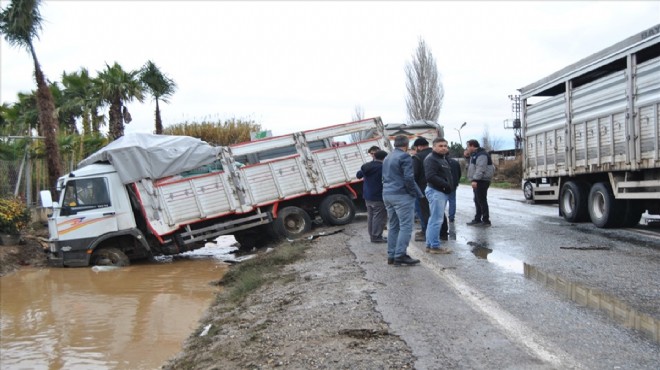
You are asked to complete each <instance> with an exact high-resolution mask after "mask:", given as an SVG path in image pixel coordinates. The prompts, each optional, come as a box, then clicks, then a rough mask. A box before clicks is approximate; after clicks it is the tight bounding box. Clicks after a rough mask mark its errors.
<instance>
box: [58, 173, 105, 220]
mask: <svg viewBox="0 0 660 370" xmlns="http://www.w3.org/2000/svg"><path fill="white" fill-rule="evenodd" d="M110 205H111V204H110V197H109V194H108V186H107V184H106V180H105V179H104V178H94V179H81V180H72V181H69V182H67V184H66V188H65V189H64V198H63V202H62V207H63V208H68V209H69V210H70V211H71V214H75V213H78V212H81V211H87V210H90V209H98V208H106V207H110Z"/></svg>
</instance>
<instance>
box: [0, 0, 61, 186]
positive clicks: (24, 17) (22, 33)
mask: <svg viewBox="0 0 660 370" xmlns="http://www.w3.org/2000/svg"><path fill="white" fill-rule="evenodd" d="M40 2H41V1H40V0H12V2H11V4H9V6H8V7H7V8H5V9H4V10H3V11H2V12H1V13H0V33H2V34H3V35H4V37H5V40H7V43H8V44H9V45H11V46H18V47H24V48H26V49H27V51H28V52H29V53H30V54H31V55H32V61H33V62H34V77H35V80H36V81H37V105H38V109H39V123H40V125H41V132H42V134H43V135H44V137H45V139H44V142H45V144H46V153H47V156H46V158H47V160H48V181H49V184H50V185H51V186H55V184H56V183H57V179H58V178H59V177H60V175H61V173H62V163H61V162H60V151H59V148H58V147H57V134H58V124H57V122H56V120H55V103H54V102H53V95H52V94H51V91H50V89H49V87H48V83H46V77H45V76H44V73H43V72H42V71H41V66H40V64H39V60H38V59H37V54H36V52H35V50H34V45H33V43H32V39H34V38H38V37H39V34H38V32H39V31H40V30H41V21H42V18H41V14H40V13H39V3H40Z"/></svg>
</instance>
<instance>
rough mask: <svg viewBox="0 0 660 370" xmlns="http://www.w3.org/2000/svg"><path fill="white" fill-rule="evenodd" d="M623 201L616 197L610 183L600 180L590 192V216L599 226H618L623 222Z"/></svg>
mask: <svg viewBox="0 0 660 370" xmlns="http://www.w3.org/2000/svg"><path fill="white" fill-rule="evenodd" d="M623 206H625V204H622V202H621V201H617V200H616V199H614V195H613V194H612V190H610V187H609V185H607V184H605V183H602V182H599V183H596V184H594V186H592V187H591V191H590V192H589V216H590V217H591V222H592V223H593V224H594V225H596V226H598V227H618V226H621V225H622V224H623V215H622V214H621V213H622V211H624V209H623Z"/></svg>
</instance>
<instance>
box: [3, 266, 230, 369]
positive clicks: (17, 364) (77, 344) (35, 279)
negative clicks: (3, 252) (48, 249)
mask: <svg viewBox="0 0 660 370" xmlns="http://www.w3.org/2000/svg"><path fill="white" fill-rule="evenodd" d="M226 269H227V265H226V264H225V263H223V262H222V261H221V260H219V259H217V258H214V257H212V256H208V257H205V258H204V257H197V258H184V259H178V258H177V259H173V260H166V261H162V262H149V263H143V264H136V265H132V266H130V267H126V268H121V269H115V270H110V271H97V270H96V269H92V268H44V269H24V270H22V271H19V272H17V273H15V274H12V275H9V276H4V277H2V278H1V279H0V368H1V369H157V368H160V366H162V364H163V363H164V362H165V361H166V360H167V359H169V358H170V357H172V356H173V355H175V354H176V353H177V352H178V351H179V350H180V348H181V344H182V342H183V341H184V340H185V338H186V337H187V336H188V335H190V333H191V332H192V331H193V330H194V329H195V328H196V327H197V326H198V322H197V321H198V319H199V318H200V317H201V316H202V314H203V312H204V310H205V309H206V308H208V306H209V304H210V303H211V300H212V299H213V298H214V293H215V292H216V291H217V289H218V288H217V287H215V286H212V285H210V284H209V282H211V281H214V280H218V279H220V278H221V277H222V275H223V274H224V273H225V271H226Z"/></svg>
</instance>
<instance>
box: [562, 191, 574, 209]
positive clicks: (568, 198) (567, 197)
mask: <svg viewBox="0 0 660 370" xmlns="http://www.w3.org/2000/svg"><path fill="white" fill-rule="evenodd" d="M563 205H564V212H566V213H568V214H573V212H574V210H575V195H574V194H573V192H572V191H570V190H569V191H566V192H565V193H564V198H563Z"/></svg>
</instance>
